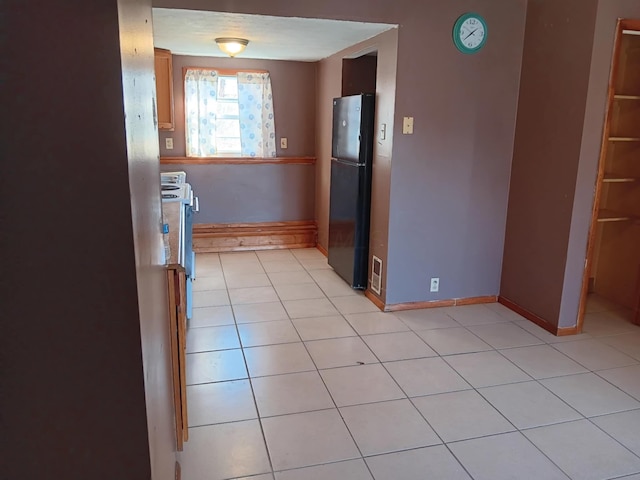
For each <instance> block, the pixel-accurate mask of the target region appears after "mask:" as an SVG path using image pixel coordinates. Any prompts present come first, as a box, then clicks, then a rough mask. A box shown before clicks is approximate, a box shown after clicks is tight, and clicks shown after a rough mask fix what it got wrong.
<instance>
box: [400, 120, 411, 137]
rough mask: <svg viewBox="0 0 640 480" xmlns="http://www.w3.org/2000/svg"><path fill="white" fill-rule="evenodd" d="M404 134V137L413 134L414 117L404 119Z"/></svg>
mask: <svg viewBox="0 0 640 480" xmlns="http://www.w3.org/2000/svg"><path fill="white" fill-rule="evenodd" d="M402 133H403V134H404V135H412V134H413V117H404V119H403V121H402Z"/></svg>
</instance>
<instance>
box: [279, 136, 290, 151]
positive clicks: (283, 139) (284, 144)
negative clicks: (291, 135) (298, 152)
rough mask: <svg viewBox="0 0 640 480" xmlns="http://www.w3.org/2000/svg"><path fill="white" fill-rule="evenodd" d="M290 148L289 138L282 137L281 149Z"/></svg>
mask: <svg viewBox="0 0 640 480" xmlns="http://www.w3.org/2000/svg"><path fill="white" fill-rule="evenodd" d="M288 146H289V145H288V142H287V137H282V138H281V139H280V148H282V149H286V148H287V147H288Z"/></svg>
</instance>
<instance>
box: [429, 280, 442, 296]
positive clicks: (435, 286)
mask: <svg viewBox="0 0 640 480" xmlns="http://www.w3.org/2000/svg"><path fill="white" fill-rule="evenodd" d="M429 290H430V291H431V292H432V293H433V292H437V291H439V290H440V279H439V278H435V277H434V278H432V279H431V285H430V288H429Z"/></svg>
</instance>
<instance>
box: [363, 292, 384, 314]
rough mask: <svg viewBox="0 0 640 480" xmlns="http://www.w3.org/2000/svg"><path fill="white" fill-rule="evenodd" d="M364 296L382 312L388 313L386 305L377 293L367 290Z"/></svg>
mask: <svg viewBox="0 0 640 480" xmlns="http://www.w3.org/2000/svg"><path fill="white" fill-rule="evenodd" d="M364 296H365V297H367V298H368V299H369V300H371V303H373V304H374V305H375V306H376V307H378V308H379V309H380V310H382V311H383V312H385V311H388V310H386V309H385V304H384V302H383V301H382V300H380V299H379V298H378V297H377V296H376V294H375V293H373V292H372V291H371V290H369V289H367V290H365V291H364Z"/></svg>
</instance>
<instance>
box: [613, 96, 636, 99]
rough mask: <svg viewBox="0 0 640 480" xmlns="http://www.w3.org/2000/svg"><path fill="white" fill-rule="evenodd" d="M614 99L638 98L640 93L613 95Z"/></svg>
mask: <svg viewBox="0 0 640 480" xmlns="http://www.w3.org/2000/svg"><path fill="white" fill-rule="evenodd" d="M613 98H615V99H616V100H640V95H614V96H613Z"/></svg>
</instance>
